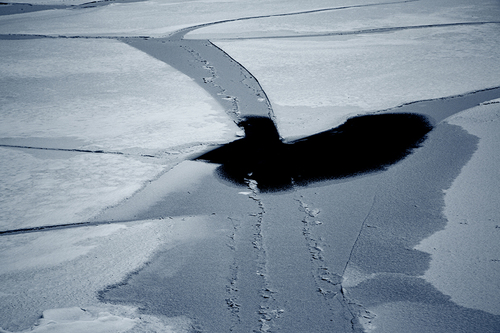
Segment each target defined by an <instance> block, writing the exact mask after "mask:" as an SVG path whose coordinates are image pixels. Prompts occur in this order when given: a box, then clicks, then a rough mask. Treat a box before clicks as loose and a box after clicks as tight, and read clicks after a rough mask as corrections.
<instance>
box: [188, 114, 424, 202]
mask: <svg viewBox="0 0 500 333" xmlns="http://www.w3.org/2000/svg"><path fill="white" fill-rule="evenodd" d="M238 126H240V127H242V128H243V129H244V130H245V137H244V138H242V139H239V140H236V141H233V142H231V143H228V144H225V145H223V146H220V147H218V148H216V149H214V150H212V151H209V152H207V153H205V154H203V155H201V156H198V157H196V158H194V160H202V161H206V162H211V163H218V164H221V166H220V167H219V168H218V169H217V172H218V174H219V176H221V177H222V178H224V179H226V180H228V181H231V182H233V183H236V184H241V185H244V184H246V183H247V182H248V180H249V179H252V180H255V181H256V182H257V186H258V188H259V190H260V191H263V192H273V191H283V190H288V189H290V188H291V187H292V186H293V185H299V186H304V185H307V184H309V183H311V182H317V181H322V180H328V179H338V178H345V177H352V176H356V175H360V174H365V173H369V172H374V171H380V170H384V169H386V168H387V167H388V166H390V165H391V164H394V163H396V162H398V161H400V160H402V159H403V158H405V157H406V156H407V155H408V154H410V153H411V152H412V150H413V149H415V148H417V147H419V146H420V145H421V144H422V142H423V141H424V140H425V138H426V135H427V133H428V132H429V131H430V130H431V129H432V126H431V125H430V123H429V121H428V120H427V118H426V117H425V116H422V115H418V114H413V113H392V114H379V115H365V116H358V117H353V118H350V119H348V120H347V121H346V122H345V123H344V124H342V125H340V126H338V127H336V128H332V129H330V130H327V131H325V132H321V133H318V134H314V135H311V136H308V137H305V138H301V139H298V140H295V141H292V142H286V143H285V142H283V141H282V140H281V138H280V136H279V134H278V131H277V129H276V126H275V125H274V123H273V121H272V120H271V119H269V118H266V117H257V116H251V117H246V118H245V119H244V120H242V121H241V122H240V123H239V124H238Z"/></svg>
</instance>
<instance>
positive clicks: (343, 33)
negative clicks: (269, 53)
mask: <svg viewBox="0 0 500 333" xmlns="http://www.w3.org/2000/svg"><path fill="white" fill-rule="evenodd" d="M485 24H500V21H484V22H456V23H442V24H423V25H414V26H400V27H387V28H372V29H362V30H353V31H332V32H323V33H312V34H294V35H278V36H255V37H221V38H214V39H217V40H253V39H279V38H306V37H328V36H347V35H363V34H376V33H388V32H396V31H403V30H416V29H429V28H446V27H454V26H470V25H485Z"/></svg>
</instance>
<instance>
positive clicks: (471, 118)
mask: <svg viewBox="0 0 500 333" xmlns="http://www.w3.org/2000/svg"><path fill="white" fill-rule="evenodd" d="M484 104H486V103H484ZM449 122H450V123H452V124H455V125H459V126H462V127H463V128H465V129H466V130H467V131H468V132H469V133H471V134H473V135H476V136H478V137H479V138H480V141H479V147H478V150H477V151H476V152H475V153H474V155H473V156H472V159H471V160H470V161H469V162H468V163H467V164H466V165H465V167H464V168H463V169H462V172H461V174H460V175H459V176H458V177H457V178H456V179H455V181H454V182H453V185H452V186H451V187H450V189H448V190H447V191H446V193H445V197H444V200H445V204H446V206H445V209H444V213H445V215H446V218H447V219H448V224H447V225H446V228H445V229H444V230H442V231H439V232H437V233H435V234H434V235H432V236H431V237H429V238H427V239H425V240H423V241H422V242H421V243H420V244H419V245H418V246H417V247H416V249H418V250H421V251H426V252H428V253H431V254H432V262H431V264H430V268H429V270H428V271H427V272H426V273H425V275H424V278H425V279H426V280H427V281H429V282H431V283H432V284H433V285H434V286H435V287H436V288H438V289H439V290H441V291H442V292H443V293H445V294H447V295H450V296H451V297H452V300H453V301H454V302H456V303H457V304H460V305H463V306H466V307H470V308H474V309H480V310H483V311H487V312H490V313H492V314H496V315H500V283H499V280H498V276H500V265H499V263H500V241H499V240H500V220H499V218H498V217H499V216H500V207H499V205H498V198H500V173H499V170H498V165H500V157H499V154H498V151H499V148H500V147H499V142H500V106H499V104H497V103H492V104H488V105H483V106H479V107H476V108H473V109H470V110H467V111H464V112H462V113H459V114H457V115H456V116H453V117H451V118H450V119H449ZM444 277H446V278H444Z"/></svg>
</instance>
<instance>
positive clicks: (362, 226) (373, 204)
mask: <svg viewBox="0 0 500 333" xmlns="http://www.w3.org/2000/svg"><path fill="white" fill-rule="evenodd" d="M375 198H376V195H374V196H373V199H372V204H371V206H370V209H369V210H368V212H367V213H366V216H365V218H364V219H363V222H362V223H361V227H360V228H359V232H358V235H357V237H356V240H355V241H354V243H353V244H352V247H351V252H350V253H349V257H348V258H347V261H346V263H345V266H344V269H343V271H342V277H343V276H344V274H345V271H346V269H347V267H348V266H349V263H350V261H351V259H352V255H353V253H354V250H355V248H356V245H357V243H358V240H359V237H360V236H361V233H362V232H363V229H364V228H365V225H366V221H367V220H368V217H369V216H370V214H371V213H372V210H373V207H374V206H375Z"/></svg>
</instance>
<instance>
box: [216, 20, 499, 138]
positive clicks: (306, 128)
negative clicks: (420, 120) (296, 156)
mask: <svg viewBox="0 0 500 333" xmlns="http://www.w3.org/2000/svg"><path fill="white" fill-rule="evenodd" d="M499 43H500V33H498V28H497V26H496V25H495V26H486V25H485V26H479V27H447V28H440V29H426V30H418V31H417V30H413V31H398V32H393V33H386V34H366V35H358V36H352V37H347V38H346V37H318V38H287V39H263V40H231V41H216V44H217V45H218V46H220V47H221V48H222V49H224V50H225V51H226V52H228V53H229V55H231V56H232V57H233V58H235V59H238V61H239V62H240V63H241V64H242V65H243V66H245V67H246V68H247V69H248V70H249V71H250V72H251V73H252V74H253V75H255V76H256V77H257V78H258V80H259V82H260V83H261V85H262V87H263V89H264V90H265V91H266V93H267V94H268V96H269V98H270V100H271V103H272V105H273V108H274V111H275V115H276V118H277V123H278V127H279V130H280V133H281V134H282V135H283V136H284V137H287V136H297V135H307V134H309V135H310V134H311V133H315V132H319V131H320V130H325V129H328V128H331V127H334V126H336V125H338V124H340V123H341V122H343V121H344V120H345V119H346V117H348V116H352V115H354V114H356V113H366V112H373V111H376V110H382V109H386V108H390V107H394V106H397V105H400V104H402V103H407V102H412V101H418V100H424V99H430V98H437V97H445V96H450V95H457V94H461V93H464V92H468V91H474V90H478V89H481V88H488V87H493V86H498V85H500V80H499V79H498V78H499V77H500V73H499V71H500V69H498V68H499V67H498V66H496V60H495V59H498V57H499V56H500V51H499V49H498V48H497V47H495V45H498V44H499Z"/></svg>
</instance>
